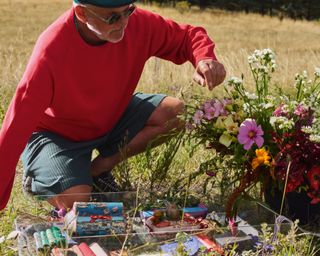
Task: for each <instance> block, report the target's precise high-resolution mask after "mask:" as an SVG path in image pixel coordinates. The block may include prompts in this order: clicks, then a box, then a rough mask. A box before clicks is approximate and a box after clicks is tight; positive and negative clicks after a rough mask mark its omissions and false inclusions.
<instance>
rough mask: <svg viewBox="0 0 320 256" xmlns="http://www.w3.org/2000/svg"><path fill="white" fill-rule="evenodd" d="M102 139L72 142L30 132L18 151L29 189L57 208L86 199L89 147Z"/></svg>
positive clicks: (52, 135)
mask: <svg viewBox="0 0 320 256" xmlns="http://www.w3.org/2000/svg"><path fill="white" fill-rule="evenodd" d="M103 141H104V139H103V138H99V139H96V140H92V141H86V142H73V141H71V140H68V139H66V138H63V137H61V136H59V135H57V134H54V133H49V132H38V133H34V134H33V135H32V136H31V138H30V140H29V142H28V144H27V146H26V148H25V150H24V152H23V154H22V162H23V166H24V172H25V174H24V175H25V176H26V177H28V179H29V181H30V180H31V183H29V185H31V193H32V194H33V195H35V196H37V197H39V198H40V199H42V200H47V201H48V202H49V203H50V204H52V205H53V206H55V207H57V208H71V207H72V205H73V202H75V201H88V200H89V199H90V196H91V191H92V177H91V174H90V166H91V155H92V150H93V149H94V148H96V147H97V146H98V145H100V144H101V143H102V142H103ZM26 181H27V179H25V182H26ZM26 185H27V184H26Z"/></svg>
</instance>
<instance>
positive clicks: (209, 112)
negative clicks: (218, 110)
mask: <svg viewBox="0 0 320 256" xmlns="http://www.w3.org/2000/svg"><path fill="white" fill-rule="evenodd" d="M203 110H204V117H205V118H206V119H207V120H211V119H213V117H214V112H215V109H214V107H213V106H212V105H211V103H210V101H207V102H206V103H205V104H204V105H203Z"/></svg>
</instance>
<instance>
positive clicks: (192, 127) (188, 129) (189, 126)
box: [186, 122, 195, 132]
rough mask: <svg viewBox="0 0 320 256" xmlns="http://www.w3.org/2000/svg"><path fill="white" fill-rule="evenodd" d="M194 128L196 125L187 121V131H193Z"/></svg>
mask: <svg viewBox="0 0 320 256" xmlns="http://www.w3.org/2000/svg"><path fill="white" fill-rule="evenodd" d="M194 128H195V126H194V125H193V124H192V123H191V122H187V123H186V129H187V131H189V132H191V131H193V130H194Z"/></svg>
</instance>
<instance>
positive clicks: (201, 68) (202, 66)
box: [198, 62, 214, 90]
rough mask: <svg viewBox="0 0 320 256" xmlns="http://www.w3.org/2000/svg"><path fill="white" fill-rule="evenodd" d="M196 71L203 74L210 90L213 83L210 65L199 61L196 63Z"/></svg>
mask: <svg viewBox="0 0 320 256" xmlns="http://www.w3.org/2000/svg"><path fill="white" fill-rule="evenodd" d="M198 73H200V74H201V75H203V77H204V80H205V84H206V85H207V86H208V88H209V89H210V90H212V88H213V83H214V75H213V72H212V67H210V66H209V64H208V63H206V62H200V63H199V65H198Z"/></svg>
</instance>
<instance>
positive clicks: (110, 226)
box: [65, 202, 126, 236]
mask: <svg viewBox="0 0 320 256" xmlns="http://www.w3.org/2000/svg"><path fill="white" fill-rule="evenodd" d="M65 223H66V226H67V229H68V231H69V232H70V233H71V234H73V235H75V236H97V235H112V234H125V232H126V221H125V218H124V215H123V204H122V203H121V202H75V203H74V205H73V208H72V210H71V211H70V212H68V213H67V215H66V216H65Z"/></svg>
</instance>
